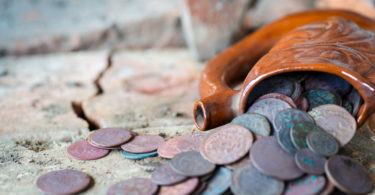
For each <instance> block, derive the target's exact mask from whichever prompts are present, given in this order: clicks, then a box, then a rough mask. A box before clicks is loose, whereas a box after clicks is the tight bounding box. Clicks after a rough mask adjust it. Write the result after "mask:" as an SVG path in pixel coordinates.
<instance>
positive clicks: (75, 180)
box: [36, 169, 91, 194]
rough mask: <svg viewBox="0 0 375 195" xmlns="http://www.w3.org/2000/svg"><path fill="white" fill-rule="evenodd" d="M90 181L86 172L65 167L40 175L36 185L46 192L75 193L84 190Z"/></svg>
mask: <svg viewBox="0 0 375 195" xmlns="http://www.w3.org/2000/svg"><path fill="white" fill-rule="evenodd" d="M90 182H91V178H90V176H88V175H87V174H86V173H82V172H80V171H75V170H69V169H65V170H58V171H51V172H49V173H46V174H44V175H42V176H40V177H39V178H38V180H37V181H36V186H37V187H38V188H39V189H40V190H42V191H43V192H44V193H47V194H76V193H79V192H81V191H83V190H85V189H86V188H87V187H88V186H89V184H90Z"/></svg>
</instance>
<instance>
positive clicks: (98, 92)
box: [94, 51, 114, 96]
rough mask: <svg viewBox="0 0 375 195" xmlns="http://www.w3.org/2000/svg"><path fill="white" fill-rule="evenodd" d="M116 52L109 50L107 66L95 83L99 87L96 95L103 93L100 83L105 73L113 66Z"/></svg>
mask: <svg viewBox="0 0 375 195" xmlns="http://www.w3.org/2000/svg"><path fill="white" fill-rule="evenodd" d="M113 54H114V51H111V52H109V54H108V58H107V66H106V67H105V68H104V69H103V70H102V71H101V72H100V73H99V74H98V76H97V77H96V79H95V80H94V85H95V86H96V88H97V91H96V94H95V96H98V95H100V94H103V88H102V86H101V85H100V80H101V79H102V77H103V75H104V73H106V72H107V71H108V70H109V69H110V68H111V66H112V56H113Z"/></svg>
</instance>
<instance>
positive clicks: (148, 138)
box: [121, 135, 164, 153]
mask: <svg viewBox="0 0 375 195" xmlns="http://www.w3.org/2000/svg"><path fill="white" fill-rule="evenodd" d="M162 143H164V139H163V138H162V137H161V136H158V135H137V136H135V137H134V138H133V139H132V140H130V141H129V142H127V143H126V144H124V145H122V146H121V148H122V149H123V150H125V151H127V152H131V153H147V152H152V151H155V150H156V149H158V147H159V146H160V145H161V144H162Z"/></svg>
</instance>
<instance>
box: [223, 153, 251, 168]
mask: <svg viewBox="0 0 375 195" xmlns="http://www.w3.org/2000/svg"><path fill="white" fill-rule="evenodd" d="M250 163H251V160H250V157H249V155H246V156H245V157H243V158H241V159H240V160H238V161H236V162H234V163H232V164H229V165H226V167H228V168H229V169H231V170H235V169H237V168H239V167H242V166H244V165H247V164H250Z"/></svg>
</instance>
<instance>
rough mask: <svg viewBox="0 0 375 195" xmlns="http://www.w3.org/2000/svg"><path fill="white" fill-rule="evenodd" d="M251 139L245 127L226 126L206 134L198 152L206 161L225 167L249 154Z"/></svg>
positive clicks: (251, 136)
mask: <svg viewBox="0 0 375 195" xmlns="http://www.w3.org/2000/svg"><path fill="white" fill-rule="evenodd" d="M253 139H254V138H253V135H252V134H251V133H250V131H249V130H247V129H246V128H245V127H242V126H239V125H231V124H227V125H224V126H221V127H218V128H216V129H215V130H213V131H212V132H211V133H210V134H208V135H207V136H206V138H205V139H204V140H203V142H202V144H201V149H200V150H201V154H202V156H203V157H204V158H205V159H207V160H208V161H210V162H212V163H215V164H218V165H226V164H230V163H233V162H235V161H237V160H239V159H241V158H242V157H244V156H245V155H246V154H247V153H248V152H249V149H250V147H251V145H252V143H253Z"/></svg>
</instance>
